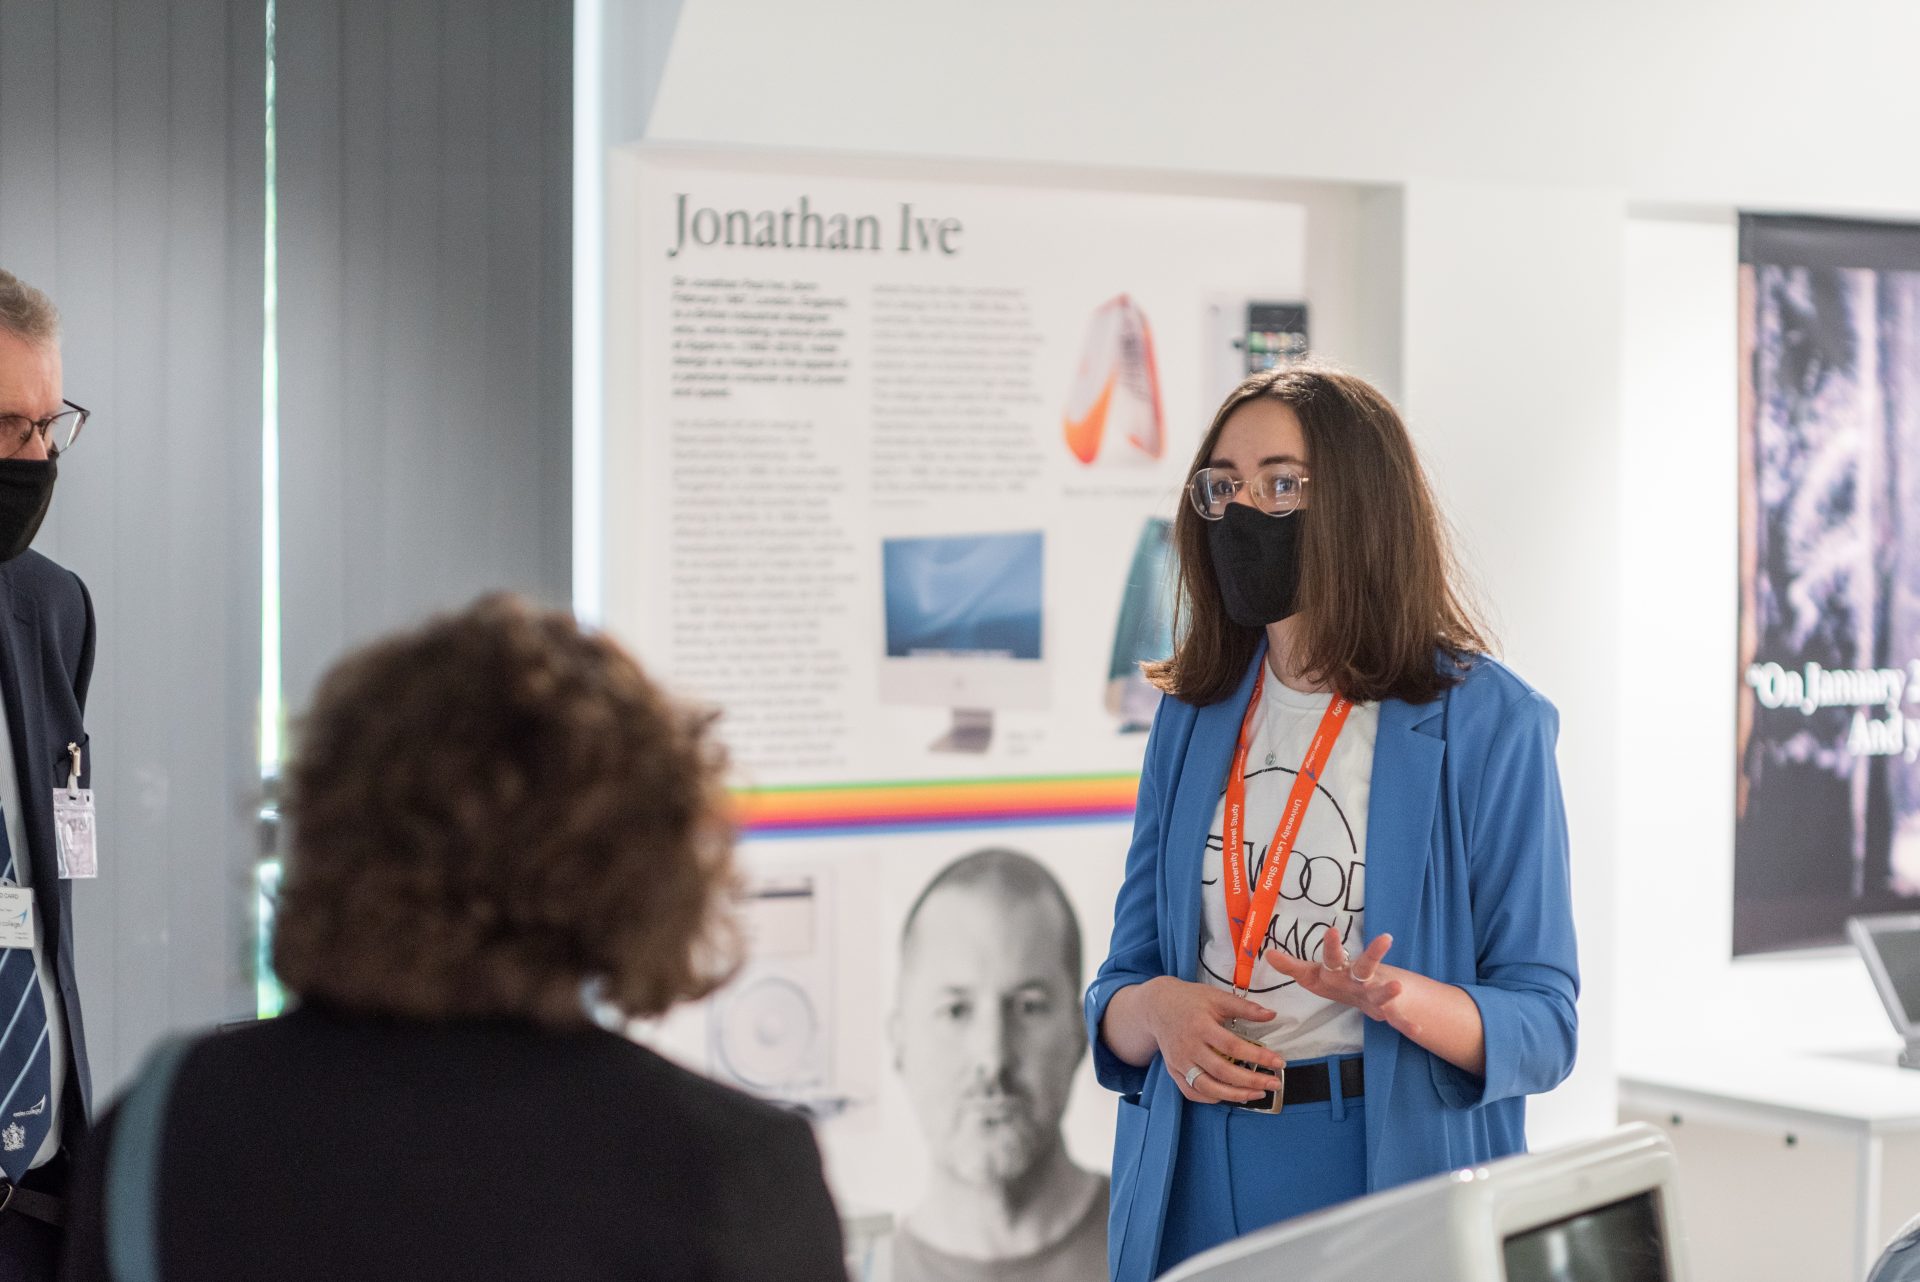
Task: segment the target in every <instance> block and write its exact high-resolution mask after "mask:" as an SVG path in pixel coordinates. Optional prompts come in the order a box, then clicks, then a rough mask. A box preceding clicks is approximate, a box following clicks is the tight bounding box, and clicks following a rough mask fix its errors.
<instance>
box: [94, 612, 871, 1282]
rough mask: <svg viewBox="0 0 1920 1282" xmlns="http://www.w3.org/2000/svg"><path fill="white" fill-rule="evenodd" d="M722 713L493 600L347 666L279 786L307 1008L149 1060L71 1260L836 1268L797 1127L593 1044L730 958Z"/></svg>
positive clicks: (803, 1128) (336, 1271) (708, 977)
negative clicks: (719, 740)
mask: <svg viewBox="0 0 1920 1282" xmlns="http://www.w3.org/2000/svg"><path fill="white" fill-rule="evenodd" d="M711 720H712V718H711V716H710V715H708V714H704V713H701V712H697V711H695V710H693V709H691V708H689V707H688V706H686V705H683V704H681V703H678V702H676V701H675V700H673V699H671V698H669V697H667V696H666V695H665V694H663V693H662V692H661V691H660V689H659V688H658V687H656V686H655V685H654V684H653V683H652V682H651V681H649V680H648V679H647V677H646V676H645V675H644V674H643V673H642V672H641V670H640V668H639V667H638V666H637V665H636V664H635V663H634V661H633V660H632V659H631V658H630V657H628V656H627V655H626V654H625V653H624V652H622V651H621V649H620V648H619V647H618V646H617V645H615V644H614V643H613V642H612V641H610V640H609V639H607V638H606V637H604V636H601V635H597V634H594V633H590V632H587V631H585V630H584V629H582V628H581V627H580V626H579V625H578V624H576V623H575V622H574V621H573V619H572V618H571V617H570V616H568V615H566V614H562V613H557V612H546V611H540V610H535V609H533V608H531V607H529V606H527V605H525V604H522V603H520V602H517V601H515V600H513V599H511V598H507V597H490V598H486V599H483V600H481V601H480V602H478V603H476V604H475V605H473V606H472V607H470V608H469V609H467V610H466V611H464V612H463V613H459V614H455V615H452V616H449V617H445V618H441V619H438V620H435V621H433V622H431V623H429V624H427V625H426V626H425V627H423V628H421V629H419V630H417V631H414V632H410V633H407V634H405V635H401V636H398V637H394V638H392V639H389V640H384V641H381V642H378V643H376V644H374V645H371V646H369V647H367V648H366V649H364V650H361V651H360V652H359V653H357V654H354V655H352V656H350V657H348V658H347V659H346V660H344V661H343V662H342V663H340V664H339V665H338V666H337V667H336V668H334V669H333V671H332V672H331V673H329V674H328V676H327V677H326V678H325V679H324V680H323V681H322V683H321V685H320V688H319V690H318V693H317V694H316V696H315V698H314V702H313V707H312V710H311V712H310V713H309V715H308V718H307V720H306V723H305V725H304V727H303V728H302V731H301V734H300V737H299V744H298V751H297V754H296V756H295V759H294V761H293V763H292V765H291V766H290V768H289V771H288V777H287V784H288V789H287V797H286V813H287V817H288V819H289V821H290V833H291V844H290V848H289V850H288V853H287V859H286V867H285V873H284V878H283V882H282V886H281V890H280V896H279V904H278V919H277V923H276V929H275V934H274V942H273V957H274V967H275V970H276V971H277V972H278V975H279V977H280V980H281V982H282V983H283V984H284V985H285V986H286V988H287V989H288V991H289V992H290V993H291V994H292V995H293V997H294V1000H295V1004H294V1007H293V1009H292V1010H291V1012H290V1013H288V1014H286V1015H283V1016H282V1017H280V1018H279V1019H276V1020H272V1021H269V1022H265V1023H260V1024H257V1025H252V1026H248V1027H246V1028H243V1029H241V1030H239V1031H234V1032H228V1033H223V1034H216V1035H212V1036H208V1037H203V1038H201V1039H199V1040H196V1041H192V1042H190V1043H186V1044H185V1045H184V1047H182V1048H179V1049H176V1050H173V1051H171V1052H163V1053H162V1054H161V1055H159V1056H156V1059H155V1061H154V1062H153V1063H152V1064H150V1066H149V1068H148V1069H147V1071H146V1072H145V1073H144V1074H143V1076H142V1078H141V1079H140V1080H139V1081H138V1082H137V1083H136V1084H135V1086H134V1087H133V1088H132V1089H131V1090H130V1091H129V1093H128V1094H127V1095H126V1096H125V1097H123V1099H122V1101H121V1102H120V1104H119V1105H118V1106H117V1107H116V1109H115V1112H114V1113H113V1115H111V1116H110V1117H109V1118H108V1119H107V1120H106V1121H105V1122H104V1123H103V1125H102V1126H101V1128H100V1131H99V1134H98V1136H97V1137H96V1142H95V1143H94V1144H93V1145H92V1146H91V1147H90V1148H89V1150H88V1151H87V1152H86V1154H85V1156H84V1157H83V1159H82V1161H81V1163H80V1166H79V1170H78V1172H77V1173H76V1178H75V1196H74V1200H73V1204H72V1207H71V1211H70V1221H69V1227H70V1239H69V1246H68V1258H67V1261H66V1273H65V1276H67V1277H69V1278H74V1279H104V1278H109V1277H116V1278H120V1279H125V1278H126V1277H127V1276H128V1272H129V1269H128V1267H127V1260H128V1258H129V1253H132V1254H134V1255H144V1256H145V1257H146V1259H145V1260H144V1261H142V1262H140V1263H141V1264H144V1265H145V1266H151V1267H149V1268H148V1270H147V1271H146V1272H143V1273H142V1274H141V1276H146V1277H154V1278H162V1279H165V1278H179V1279H188V1278H191V1279H210V1278H242V1277H259V1278H274V1279H276V1280H278V1282H305V1280H308V1279H311V1280H312V1282H322V1280H323V1279H324V1280H325V1282H337V1280H338V1279H342V1278H352V1279H355V1280H356V1282H372V1280H375V1279H385V1278H391V1279H396V1280H398V1279H406V1280H407V1282H435V1280H438V1279H444V1280H445V1282H470V1280H471V1279H474V1278H490V1277H499V1278H509V1277H514V1278H536V1277H537V1278H551V1279H615V1278H618V1279H634V1278H651V1279H663V1280H664V1279H687V1280H688V1282H692V1280H693V1279H700V1280H702V1282H733V1280H741V1282H745V1280H748V1279H767V1280H768V1282H771V1280H772V1279H776V1278H777V1279H782V1280H783V1282H786V1280H793V1279H798V1280H801V1282H813V1280H815V1279H818V1280H819V1282H826V1280H828V1279H832V1282H844V1279H845V1277H846V1269H845V1264H844V1262H843V1259H842V1248H841V1238H840V1228H839V1222H838V1219H837V1218H836V1215H835V1212H834V1208H833V1204H832V1201H831V1199H830V1197H829V1194H828V1191H827V1187H826V1183H825V1180H824V1178H823V1175H822V1171H821V1163H820V1156H819V1151H818V1149H817V1147H816V1146H815V1143H814V1140H813V1136H812V1134H811V1132H810V1131H809V1129H808V1127H807V1125H806V1124H805V1122H803V1121H802V1120H800V1119H798V1118H796V1117H794V1116H791V1115H789V1114H786V1113H783V1112H780V1111H778V1110H776V1109H775V1108H773V1107H772V1106H770V1105H768V1104H764V1103H761V1102H759V1101H756V1100H753V1099H750V1098H749V1097H747V1096H745V1095H742V1094H739V1093H736V1092H734V1091H732V1090H729V1089H727V1088H725V1087H722V1086H720V1085H717V1084H715V1083H712V1082H709V1081H707V1080H705V1079H704V1078H701V1077H698V1076H696V1075H694V1074H692V1073H689V1072H687V1071H685V1070H682V1069H680V1068H677V1067H674V1066H672V1065H670V1064H668V1063H667V1062H666V1061H665V1060H663V1059H661V1058H660V1057H659V1056H657V1055H655V1054H654V1053H653V1052H651V1051H649V1050H647V1049H644V1048H643V1047H641V1046H639V1045H637V1044H635V1043H633V1042H631V1041H629V1040H627V1039H625V1038H623V1037H621V1036H619V1035H617V1034H616V1033H615V1032H612V1031H608V1030H609V1029H610V1028H617V1027H620V1026H622V1025H623V1024H624V1023H625V1022H626V1021H628V1020H630V1019H638V1018H645V1017H651V1016H657V1015H660V1014H662V1013H664V1012H665V1011H666V1010H667V1009H668V1008H669V1007H670V1006H672V1005H674V1004H675V1003H676V1002H680V1001H684V1000H688V999H692V998H698V997H702V996H704V995H706V994H707V993H709V992H711V991H713V989H714V988H715V987H717V986H718V984H720V983H721V982H722V981H723V980H725V979H726V978H727V977H728V975H729V974H730V973H731V971H732V969H733V968H734V964H735V961H736V959H737V956H738V953H739V947H740V945H739V938H738V934H737V928H736V926H735V924H734V922H733V920H732V918H731V917H730V915H729V912H728V907H727V901H728V900H729V899H730V898H731V897H732V895H733V894H734V892H735V891H736V888H737V876H736V873H735V870H734V864H733V853H732V846H733V833H732V827H731V822H730V819H729V813H728V805H727V798H726V793H725V791H724V788H723V786H722V780H721V772H722V769H723V760H722V755H721V753H720V751H719V749H718V747H717V746H716V745H715V743H714V742H713V739H712V737H711V731H710V723H711ZM135 1267H140V1264H136V1265H135Z"/></svg>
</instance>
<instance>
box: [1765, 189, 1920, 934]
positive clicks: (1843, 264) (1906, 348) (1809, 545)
mask: <svg viewBox="0 0 1920 1282" xmlns="http://www.w3.org/2000/svg"><path fill="white" fill-rule="evenodd" d="M1740 244H1741V253H1740V257H1741V266H1740V348H1741V353H1740V355H1741V383H1740V514H1741V515H1740V520H1741V554H1740V633H1739V667H1738V682H1739V704H1738V720H1737V726H1738V744H1737V751H1738V771H1739V774H1738V778H1737V785H1736V803H1735V804H1736V825H1735V844H1734V923H1733V940H1734V951H1735V953H1736V954H1738V953H1752V952H1762V951H1769V950H1776V949H1784V948H1797V947H1812V946H1825V945H1832V944H1838V943H1840V942H1842V941H1843V939H1844V934H1843V929H1844V923H1845V921H1846V918H1847V917H1848V916H1849V915H1851V914H1854V913H1863V912H1875V911H1885V910H1889V909H1893V908H1898V907H1902V906H1906V905H1910V904H1912V903H1913V902H1914V901H1915V900H1916V899H1917V898H1920V715H1917V714H1920V468H1916V467H1915V465H1914V463H1913V460H1915V459H1920V227H1915V226H1904V225H1895V224H1885V223H1862V222H1853V221H1845V220H1837V219H1815V218H1786V217H1762V216H1755V215H1749V216H1746V217H1743V218H1742V220H1741V227H1740Z"/></svg>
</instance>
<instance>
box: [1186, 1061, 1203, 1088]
mask: <svg viewBox="0 0 1920 1282" xmlns="http://www.w3.org/2000/svg"><path fill="white" fill-rule="evenodd" d="M1199 1080H1200V1066H1199V1065H1198V1064H1195V1065H1194V1066H1193V1067H1192V1068H1190V1069H1188V1070H1187V1089H1188V1090H1192V1089H1193V1084H1194V1083H1195V1082H1197V1081H1199Z"/></svg>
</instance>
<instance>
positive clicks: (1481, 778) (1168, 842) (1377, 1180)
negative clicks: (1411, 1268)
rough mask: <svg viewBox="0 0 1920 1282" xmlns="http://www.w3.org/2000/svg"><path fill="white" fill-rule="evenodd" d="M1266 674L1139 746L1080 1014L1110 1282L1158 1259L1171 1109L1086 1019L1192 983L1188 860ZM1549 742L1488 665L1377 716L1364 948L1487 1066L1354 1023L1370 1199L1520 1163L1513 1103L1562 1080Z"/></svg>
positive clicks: (1556, 828) (1194, 939) (1564, 965)
mask: <svg viewBox="0 0 1920 1282" xmlns="http://www.w3.org/2000/svg"><path fill="white" fill-rule="evenodd" d="M1265 659H1266V653H1265V647H1264V646H1263V647H1262V648H1261V652H1260V653H1259V654H1257V655H1256V656H1255V657H1254V661H1253V664H1252V665H1251V666H1250V667H1249V668H1248V670H1247V675H1246V676H1245V677H1244V678H1243V679H1242V680H1241V682H1240V687H1239V689H1238V690H1237V691H1236V692H1235V693H1234V694H1233V695H1232V696H1231V697H1230V698H1227V699H1224V700H1222V701H1220V702H1219V703H1215V704H1210V705H1208V706H1206V707H1195V706H1193V705H1191V704H1187V703H1182V702H1181V701H1179V700H1177V699H1174V698H1171V697H1169V698H1165V699H1162V700H1161V703H1160V711H1159V713H1158V714H1157V715H1156V716H1155V718H1154V723H1153V732H1152V734H1151V735H1149V736H1148V739H1147V753H1146V762H1145V764H1144V766H1143V768H1142V771H1141V777H1140V795H1139V801H1138V802H1137V804H1136V808H1135V811H1134V826H1133V844H1132V846H1131V848H1130V849H1129V850H1128V852H1127V866H1126V875H1125V879H1124V880H1123V881H1122V883H1121V886H1120V895H1119V899H1118V901H1117V902H1116V904H1115V906H1114V915H1113V944H1112V947H1111V949H1110V951H1109V953H1108V956H1107V959H1106V961H1105V962H1104V963H1103V964H1102V965H1101V967H1100V970H1099V973H1098V974H1097V975H1096V976H1095V977H1094V981H1093V984H1092V986H1091V987H1090V988H1089V989H1088V990H1087V998H1086V1015H1087V1033H1088V1036H1089V1037H1090V1038H1091V1039H1092V1043H1093V1063H1094V1071H1095V1075H1096V1076H1097V1077H1098V1078H1099V1080H1100V1082H1101V1084H1102V1085H1104V1086H1106V1087H1107V1088H1108V1089H1110V1090H1114V1091H1118V1092H1119V1093H1120V1097H1121V1098H1120V1105H1119V1110H1120V1115H1119V1119H1118V1124H1117V1126H1116V1128H1115V1136H1114V1148H1113V1201H1112V1209H1111V1211H1110V1212H1109V1220H1108V1229H1107V1233H1108V1243H1107V1257H1108V1261H1109V1267H1110V1269H1111V1270H1112V1274H1113V1277H1114V1279H1115V1282H1123V1280H1124V1282H1134V1280H1136V1279H1137V1280H1140V1282H1144V1280H1145V1279H1147V1278H1150V1277H1151V1276H1152V1273H1153V1267H1154V1265H1155V1263H1156V1262H1157V1261H1158V1259H1159V1254H1160V1229H1161V1224H1162V1220H1163V1218H1164V1216H1165V1214H1166V1207H1167V1196H1168V1191H1169V1188H1170V1187H1171V1181H1172V1178H1173V1162H1174V1154H1175V1153H1176V1152H1177V1151H1178V1149H1179V1140H1180V1124H1181V1118H1182V1116H1183V1114H1184V1112H1185V1109H1186V1108H1187V1100H1186V1097H1185V1096H1183V1095H1181V1094H1180V1091H1179V1088H1178V1087H1177V1086H1176V1085H1175V1083H1174V1081H1173V1079H1172V1078H1171V1077H1170V1076H1169V1075H1168V1073H1167V1071H1166V1069H1165V1067H1164V1065H1163V1064H1162V1063H1161V1060H1160V1057H1159V1056H1157V1055H1156V1056H1155V1057H1154V1060H1153V1062H1152V1063H1151V1064H1149V1065H1147V1066H1146V1067H1145V1068H1135V1067H1134V1066H1132V1065H1130V1064H1126V1063H1123V1062H1122V1061H1121V1060H1120V1059H1119V1058H1118V1057H1117V1056H1115V1055H1114V1054H1113V1052H1111V1051H1109V1050H1108V1049H1107V1048H1106V1046H1105V1044H1104V1043H1103V1042H1102V1041H1101V1040H1100V1019H1101V1017H1102V1016H1103V1015H1105V1014H1106V1009H1107V1003H1108V1002H1110V1001H1112V1000H1113V995H1114V994H1115V993H1117V992H1119V991H1120V990H1121V989H1122V988H1125V987H1127V986H1128V985H1129V984H1138V983H1142V982H1144V981H1146V980H1149V979H1152V978H1154V977H1155V976H1158V975H1173V976H1176V977H1177V978H1180V979H1184V980H1193V979H1194V978H1195V975H1196V972H1197V970H1198V968H1199V960H1200V909H1201V906H1200V857H1201V852H1202V850H1203V849H1204V848H1205V846H1206V842H1207V835H1208V831H1209V828H1210V827H1211V825H1212V822H1213V815H1214V811H1215V809H1216V808H1217V807H1218V805H1219V803H1220V796H1221V793H1222V790H1223V789H1224V788H1225V786H1226V773H1227V769H1228V766H1229V764H1230V763H1231V761H1232V757H1233V747H1234V743H1235V740H1236V737H1237V735H1238V733H1239V729H1240V719H1241V715H1242V714H1243V713H1244V712H1245V711H1246V706H1247V699H1248V696H1249V695H1250V694H1251V693H1252V691H1253V682H1254V680H1255V678H1256V677H1257V675H1258V673H1259V671H1260V667H1261V664H1262V663H1264V662H1265ZM1558 731H1559V716H1558V714H1557V713H1556V712H1555V711H1554V709H1553V705H1552V704H1550V703H1548V702H1547V701H1546V699H1544V698H1542V697H1541V696H1540V695H1539V694H1538V693H1536V692H1535V691H1534V690H1533V689H1532V688H1531V687H1529V686H1528V685H1527V684H1526V683H1525V682H1523V681H1521V680H1520V678H1519V677H1517V676H1515V675H1514V674H1513V673H1512V672H1511V671H1510V670H1509V669H1507V668H1506V667H1504V666H1503V665H1501V664H1500V663H1498V662H1496V661H1494V660H1492V659H1489V658H1484V657H1476V658H1475V659H1474V660H1473V661H1472V667H1471V668H1470V669H1469V671H1468V672H1467V673H1466V675H1465V679H1464V680H1463V681H1462V682H1461V683H1460V684H1459V685H1457V686H1455V687H1454V688H1453V689H1452V690H1450V691H1449V692H1448V693H1447V694H1446V695H1444V696H1443V697H1441V698H1440V699H1437V700H1435V701H1433V702H1431V703H1425V704H1410V703H1404V702H1401V701H1399V700H1392V699H1390V700H1387V701H1386V702H1384V703H1382V704H1381V705H1380V728H1379V734H1378V737H1377V739H1376V741H1375V745H1374V755H1373V787H1372V797H1371V800H1370V802H1369V804H1368V808H1367V902H1366V909H1365V912H1366V916H1365V919H1364V932H1365V935H1366V937H1367V938H1368V939H1369V940H1371V939H1373V938H1374V937H1375V936H1378V935H1381V934H1391V935H1392V936H1393V941H1394V942H1393V948H1392V951H1391V952H1389V953H1388V954H1387V962H1388V963H1389V964H1391V965H1395V966H1402V967H1405V968H1407V969H1409V970H1413V971H1417V972H1419V973H1420V974H1423V975H1427V976H1430V977H1432V978H1434V979H1438V980H1442V981H1444V982H1446V983H1450V984H1457V985H1459V986H1460V987H1461V988H1464V989H1465V990H1466V991H1467V993H1468V994H1469V995H1471V996H1472V998H1473V1000H1474V1002H1475V1003H1476V1004H1477V1005H1478V1006H1479V1008H1480V1017H1481V1020H1482V1022H1483V1023H1484V1025H1485V1028H1486V1055H1487V1060H1486V1074H1485V1076H1484V1077H1476V1076H1473V1075H1472V1074H1470V1073H1466V1072H1463V1071H1462V1070H1460V1069H1458V1068H1455V1067H1454V1066H1453V1065H1451V1064H1449V1063H1447V1062H1446V1061H1445V1060H1442V1059H1440V1058H1439V1057H1438V1056H1435V1055H1431V1054H1429V1053H1428V1052H1427V1051H1425V1050H1423V1049H1422V1048H1421V1047H1419V1046H1418V1045H1416V1044H1414V1043H1413V1042H1411V1041H1408V1040H1407V1039H1406V1038H1404V1037H1402V1036H1401V1035H1400V1034H1399V1033H1397V1032H1395V1031H1394V1030H1393V1029H1391V1028H1389V1027H1388V1026H1387V1025H1386V1024H1384V1023H1380V1022H1377V1021H1373V1020H1369V1021H1368V1022H1367V1026H1366V1035H1365V1043H1364V1047H1365V1063H1366V1079H1367V1087H1366V1105H1367V1112H1366V1118H1367V1186H1368V1188H1369V1189H1370V1190H1379V1189H1383V1188H1390V1187H1392V1186H1394V1185H1396V1184H1402V1183H1405V1182H1406V1181H1408V1180H1415V1179H1419V1178H1421V1177H1423V1176H1428V1175H1434V1174H1438V1173H1440V1172H1442V1171H1447V1170H1452V1169H1455V1168H1457V1167H1462V1166H1471V1165H1475V1164H1477V1163H1480V1162H1485V1161H1488V1160H1490V1159H1492V1158H1496V1157H1502V1156H1505V1155H1507V1154H1509V1153H1517V1152H1521V1151H1523V1150H1524V1149H1525V1147H1526V1103H1525V1098H1526V1096H1528V1095H1531V1094H1534V1093H1536V1092H1540V1091H1545V1090H1549V1089H1551V1088H1552V1087H1553V1086H1555V1085H1556V1084H1557V1083H1559V1082H1560V1081H1561V1080H1562V1079H1563V1078H1565V1077H1566V1075H1567V1073H1568V1072H1569V1071H1570V1070H1571V1069H1572V1067H1573V1058H1574V1047H1575V1040H1576V1016H1575V1013H1574V1001H1575V998H1576V997H1578V995H1579V990H1580V981H1579V967H1578V962H1577V960H1576V957H1575V948H1574V937H1573V905H1572V896H1571V893H1570V887H1569V870H1568V859H1567V822H1566V812H1565V809H1564V807H1563V805H1562V802H1561V797H1560V776H1559V771H1558V769H1557V768H1556V766H1555V764H1554V742H1555V739H1556V737H1557V735H1558Z"/></svg>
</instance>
